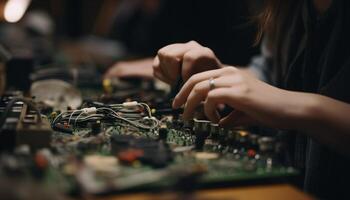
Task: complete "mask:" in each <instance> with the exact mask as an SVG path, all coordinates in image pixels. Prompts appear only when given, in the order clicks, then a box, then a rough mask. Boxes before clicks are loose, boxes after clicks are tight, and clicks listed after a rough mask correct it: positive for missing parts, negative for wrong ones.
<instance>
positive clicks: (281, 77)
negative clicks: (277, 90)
mask: <svg viewBox="0 0 350 200" xmlns="http://www.w3.org/2000/svg"><path fill="white" fill-rule="evenodd" d="M294 3H295V8H294V11H295V12H294V15H293V16H292V17H289V19H288V21H287V22H286V24H285V27H284V28H285V30H284V31H282V32H283V33H284V34H281V35H282V36H281V37H280V38H279V40H278V42H276V44H277V43H279V44H280V45H279V46H275V48H274V49H273V53H274V56H275V63H274V64H275V68H274V69H276V71H275V74H276V75H277V78H276V79H275V81H276V83H277V85H278V86H280V87H283V88H285V89H288V90H295V91H304V92H312V93H319V94H323V95H326V96H329V97H332V98H335V99H338V100H341V101H344V102H347V103H350V89H349V86H350V1H348V0H333V2H332V5H331V7H330V8H329V9H328V11H327V12H326V13H324V14H322V15H318V14H317V12H316V11H315V9H314V6H313V4H312V1H311V0H296V1H294ZM277 69H279V70H277ZM290 135H291V136H294V138H293V139H294V140H293V141H294V152H293V153H294V164H295V165H296V166H298V167H300V168H304V170H305V180H304V188H305V190H306V191H307V192H310V193H312V194H314V195H316V196H317V197H319V198H321V199H350V195H349V193H348V191H347V189H348V186H349V180H350V170H349V169H350V158H349V157H346V156H343V155H342V154H341V153H339V152H335V151H334V150H333V149H331V148H329V147H328V146H327V145H325V144H321V143H319V142H318V141H316V140H315V139H314V138H309V137H305V136H304V135H302V134H290Z"/></svg>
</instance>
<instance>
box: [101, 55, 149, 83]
mask: <svg viewBox="0 0 350 200" xmlns="http://www.w3.org/2000/svg"><path fill="white" fill-rule="evenodd" d="M152 62H153V61H152V59H150V58H146V59H141V60H135V61H124V62H118V63H116V64H114V65H113V66H112V67H111V68H110V69H108V71H107V72H106V73H105V75H104V77H105V78H111V77H117V78H128V77H140V78H147V79H152V78H153V69H152Z"/></svg>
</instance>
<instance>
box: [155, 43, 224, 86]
mask: <svg viewBox="0 0 350 200" xmlns="http://www.w3.org/2000/svg"><path fill="white" fill-rule="evenodd" d="M221 67H222V64H221V62H220V61H219V59H218V58H217V57H216V56H215V54H214V53H213V51H212V50H210V49H209V48H206V47H203V46H201V45H200V44H198V43H197V42H195V41H191V42H188V43H181V44H172V45H169V46H166V47H163V48H162V49H160V50H159V51H158V54H157V56H156V57H155V59H154V62H153V70H154V76H155V77H157V78H159V79H160V80H162V81H164V82H166V83H168V84H170V85H174V84H175V82H176V80H177V78H178V76H179V75H181V76H182V78H183V81H187V80H188V79H189V78H190V77H191V76H192V75H193V74H196V73H199V72H203V71H207V70H212V69H218V68H221Z"/></svg>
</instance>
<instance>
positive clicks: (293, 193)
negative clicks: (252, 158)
mask: <svg viewBox="0 0 350 200" xmlns="http://www.w3.org/2000/svg"><path fill="white" fill-rule="evenodd" d="M98 199H101V200H177V199H181V200H183V199H184V200H199V199H203V200H214V199H220V200H226V199H233V200H258V199H259V200H261V199H267V200H311V199H314V198H312V197H311V196H309V195H307V194H305V193H303V192H301V191H300V190H299V189H297V188H295V187H293V186H291V185H287V184H279V185H268V186H250V187H238V188H223V189H210V190H201V191H197V192H196V193H194V194H192V195H187V196H181V195H178V194H173V193H160V194H147V193H141V194H129V195H119V196H109V197H103V198H98Z"/></svg>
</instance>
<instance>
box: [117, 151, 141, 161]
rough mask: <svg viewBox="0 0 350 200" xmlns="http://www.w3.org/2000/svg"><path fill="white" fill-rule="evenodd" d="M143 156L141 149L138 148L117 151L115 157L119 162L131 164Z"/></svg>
mask: <svg viewBox="0 0 350 200" xmlns="http://www.w3.org/2000/svg"><path fill="white" fill-rule="evenodd" d="M141 156H143V150H140V149H128V150H125V151H122V152H119V153H118V155H117V157H118V159H119V160H120V161H121V162H125V163H128V164H131V163H132V162H134V161H136V160H137V159H139V158H140V157H141Z"/></svg>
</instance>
